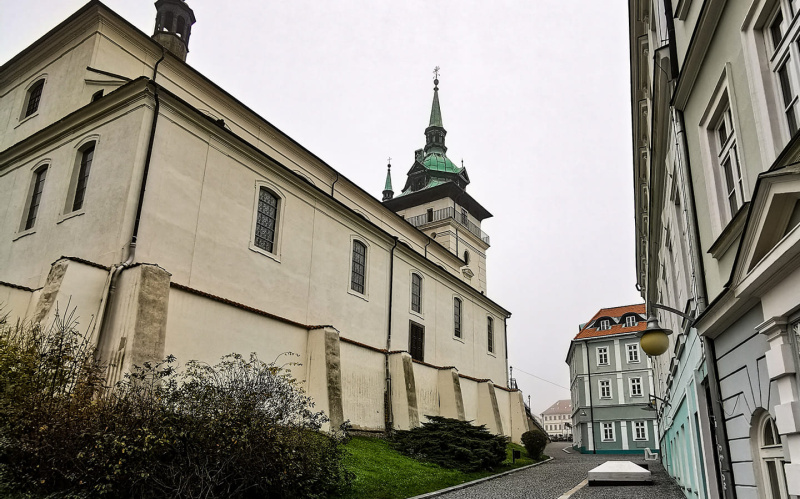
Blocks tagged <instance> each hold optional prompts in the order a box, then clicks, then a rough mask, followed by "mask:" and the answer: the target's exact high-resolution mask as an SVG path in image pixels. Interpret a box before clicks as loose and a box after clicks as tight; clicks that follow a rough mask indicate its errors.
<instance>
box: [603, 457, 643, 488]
mask: <svg viewBox="0 0 800 499" xmlns="http://www.w3.org/2000/svg"><path fill="white" fill-rule="evenodd" d="M610 483H620V484H623V483H624V484H631V485H635V484H639V483H653V481H652V478H651V474H650V471H649V470H646V469H644V468H642V467H641V466H638V465H637V464H634V463H632V462H630V461H606V462H605V463H603V464H601V465H600V466H598V467H597V468H594V469H591V470H589V484H590V485H593V484H594V485H602V484H610Z"/></svg>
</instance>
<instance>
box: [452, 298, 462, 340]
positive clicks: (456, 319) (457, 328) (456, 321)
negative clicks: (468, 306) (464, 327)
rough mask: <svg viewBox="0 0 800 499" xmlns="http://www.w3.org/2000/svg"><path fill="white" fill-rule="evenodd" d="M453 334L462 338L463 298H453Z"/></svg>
mask: <svg viewBox="0 0 800 499" xmlns="http://www.w3.org/2000/svg"><path fill="white" fill-rule="evenodd" d="M453 335H454V336H455V337H456V338H461V299H460V298H453Z"/></svg>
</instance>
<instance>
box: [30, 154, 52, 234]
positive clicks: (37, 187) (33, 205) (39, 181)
mask: <svg viewBox="0 0 800 499" xmlns="http://www.w3.org/2000/svg"><path fill="white" fill-rule="evenodd" d="M45 178H47V166H46V165H45V166H42V167H41V168H39V169H38V170H36V172H35V173H34V177H33V189H32V191H31V200H30V203H28V212H27V215H26V217H25V230H28V229H30V228H32V227H33V226H34V225H35V224H36V216H37V214H38V213H39V203H41V201H42V191H43V190H44V181H45Z"/></svg>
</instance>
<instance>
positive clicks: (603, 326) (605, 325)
mask: <svg viewBox="0 0 800 499" xmlns="http://www.w3.org/2000/svg"><path fill="white" fill-rule="evenodd" d="M597 329H598V330H600V331H605V330H607V329H611V321H610V320H608V319H603V320H601V321H600V326H599V327H598V328H597Z"/></svg>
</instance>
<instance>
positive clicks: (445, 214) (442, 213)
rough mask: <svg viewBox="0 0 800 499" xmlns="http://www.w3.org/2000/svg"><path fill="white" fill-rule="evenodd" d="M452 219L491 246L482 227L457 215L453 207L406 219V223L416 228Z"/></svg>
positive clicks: (459, 214)
mask: <svg viewBox="0 0 800 499" xmlns="http://www.w3.org/2000/svg"><path fill="white" fill-rule="evenodd" d="M451 218H452V219H453V220H455V222H456V223H457V224H458V225H460V226H462V227H464V228H465V229H467V230H468V231H469V232H471V233H472V234H473V235H474V236H475V237H477V238H479V239H480V240H481V241H483V242H485V243H486V244H489V236H488V235H487V234H486V233H485V232H483V231H482V230H481V228H480V227H478V226H477V225H475V224H474V223H472V222H470V221H469V219H467V217H466V216H464V215H462V214H461V213H456V210H455V208H453V207H452V206H450V207H447V208H443V209H441V210H436V211H434V212H433V213H432V214H430V213H425V214H422V215H417V216H416V217H409V218H406V222H408V223H410V224H411V225H413V226H414V227H421V226H423V225H426V224H429V223H434V222H440V221H442V220H447V219H451Z"/></svg>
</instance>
